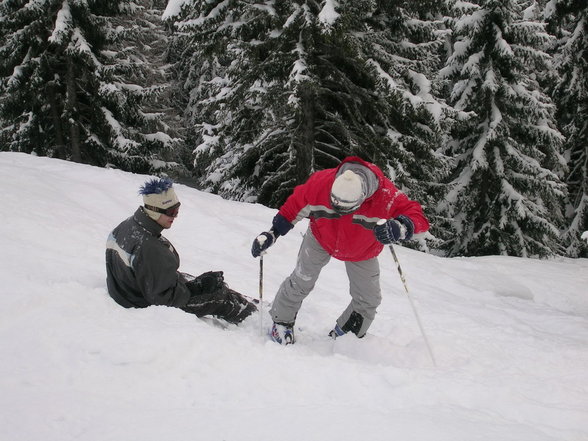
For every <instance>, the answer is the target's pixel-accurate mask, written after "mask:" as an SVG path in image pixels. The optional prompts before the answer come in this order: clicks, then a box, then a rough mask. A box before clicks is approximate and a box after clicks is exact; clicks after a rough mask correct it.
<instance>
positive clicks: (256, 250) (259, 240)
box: [251, 231, 276, 257]
mask: <svg viewBox="0 0 588 441" xmlns="http://www.w3.org/2000/svg"><path fill="white" fill-rule="evenodd" d="M275 241H276V236H275V235H274V233H273V232H272V231H264V232H263V233H261V234H260V235H259V236H257V237H256V238H255V240H254V241H253V245H251V254H252V255H253V257H259V256H261V255H262V254H264V253H265V252H266V250H267V249H268V248H269V247H271V246H272V245H273V244H274V242H275Z"/></svg>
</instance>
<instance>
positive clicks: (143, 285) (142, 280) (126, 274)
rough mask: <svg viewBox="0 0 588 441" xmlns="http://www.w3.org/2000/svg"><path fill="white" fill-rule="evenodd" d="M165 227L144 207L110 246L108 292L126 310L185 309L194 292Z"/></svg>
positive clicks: (112, 235) (118, 230)
mask: <svg viewBox="0 0 588 441" xmlns="http://www.w3.org/2000/svg"><path fill="white" fill-rule="evenodd" d="M162 230H163V228H162V227H161V226H160V225H159V224H158V223H157V222H155V221H154V220H153V219H151V218H150V217H149V216H148V215H147V214H145V212H144V211H143V208H142V207H139V208H138V209H137V211H136V212H135V214H134V215H133V216H131V217H130V218H128V219H127V220H125V221H123V222H121V224H120V225H119V226H118V227H116V228H115V229H114V230H113V231H112V233H110V236H109V237H108V241H107V243H106V284H107V286H108V293H109V294H110V296H111V297H112V298H113V299H114V300H115V301H116V302H117V303H118V304H120V305H121V306H124V307H125V308H132V307H137V308H144V307H147V306H149V305H167V306H176V307H182V306H185V305H186V303H188V300H189V298H190V291H189V289H188V288H187V286H186V280H185V279H184V277H183V276H182V275H181V274H180V273H179V272H178V268H179V266H180V257H179V255H178V253H177V252H176V250H175V248H174V247H173V245H172V244H171V243H170V242H169V241H168V240H167V239H166V238H165V237H163V236H162V235H161V231H162Z"/></svg>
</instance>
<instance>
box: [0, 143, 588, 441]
mask: <svg viewBox="0 0 588 441" xmlns="http://www.w3.org/2000/svg"><path fill="white" fill-rule="evenodd" d="M145 179H146V176H140V175H133V174H129V173H124V172H121V171H116V170H106V169H100V168H94V167H90V166H86V165H79V164H73V163H69V162H63V161H59V160H54V159H47V158H38V157H33V156H30V155H24V154H17V153H0V185H1V188H2V189H3V191H2V195H3V197H2V203H1V207H2V208H1V209H0V210H1V212H2V222H1V223H0V241H1V242H0V243H1V244H2V245H1V250H2V251H1V253H0V280H1V284H0V293H1V295H0V351H1V354H2V355H1V356H2V361H1V362H0V439H1V440H6V441H69V440H84V441H122V440H125V441H134V440H137V441H139V440H140V441H162V440H173V441H184V440H186V441H188V440H189V441H195V440H196V441H199V440H202V441H273V440H276V441H277V440H279V441H335V440H336V441H358V440H361V441H380V440H381V441H390V440H397V441H413V440H414V441H587V440H588V260H586V259H581V260H570V259H563V258H558V259H553V260H547V261H539V260H526V259H519V258H508V257H483V258H456V259H443V258H438V257H434V256H431V255H426V254H423V253H419V252H415V251H412V250H408V249H405V248H401V247H397V253H398V256H399V259H400V262H401V264H402V267H403V270H404V272H405V275H406V278H407V283H408V287H409V289H410V292H411V294H412V295H413V298H414V299H415V304H416V307H417V310H418V312H419V314H420V317H421V319H422V322H423V325H424V328H425V331H426V333H427V336H428V338H429V340H430V342H431V346H432V349H433V352H434V354H435V357H436V360H437V365H438V366H437V367H434V366H433V365H432V363H431V359H430V357H429V354H428V352H427V350H426V346H425V344H424V340H423V338H422V336H421V333H420V331H419V328H418V326H417V323H416V321H415V318H414V315H413V312H412V309H411V307H410V303H409V301H408V299H407V297H406V294H405V293H404V290H403V287H402V284H401V282H400V279H399V277H398V273H397V271H396V266H395V264H394V261H393V260H392V257H391V256H390V253H389V252H385V253H382V255H381V257H380V264H381V267H382V272H383V277H382V288H383V296H384V299H383V303H382V306H381V308H380V311H379V314H378V316H377V317H376V320H375V322H374V324H373V326H372V328H371V329H370V331H369V334H368V335H367V336H366V338H364V339H362V340H358V339H356V338H355V337H354V336H344V337H343V338H340V339H338V340H337V341H333V340H330V339H328V338H327V337H326V334H327V333H328V331H329V330H330V329H331V327H332V326H333V324H334V321H335V319H336V318H337V317H338V315H339V314H340V312H341V311H342V310H343V308H344V307H345V306H346V305H347V303H348V301H349V296H348V294H347V292H346V291H347V279H346V275H345V270H344V266H343V265H342V263H341V262H337V261H334V260H333V261H331V263H330V264H329V265H328V266H327V267H326V268H325V270H324V272H323V274H322V275H321V278H320V279H319V282H318V284H317V287H316V289H315V291H314V292H313V293H312V294H311V295H310V297H309V298H308V299H307V300H306V302H305V303H304V304H303V306H302V309H301V311H300V314H299V316H298V321H297V327H298V328H299V329H298V330H297V339H298V342H297V344H296V345H294V346H289V347H281V346H279V345H276V344H275V343H272V342H269V341H268V340H267V338H266V337H265V336H264V335H262V333H261V332H260V317H259V315H255V316H253V317H251V318H250V319H248V320H247V321H246V322H245V323H243V324H242V326H240V327H235V326H231V327H230V328H228V329H226V330H225V329H220V328H218V327H215V326H212V325H210V324H209V323H207V322H205V321H202V320H198V319H196V318H195V317H194V316H191V315H189V314H186V313H184V312H182V311H180V310H177V309H174V308H167V307H150V308H147V309H142V310H140V309H134V310H125V309H123V308H121V307H119V306H118V305H116V304H115V303H114V302H113V301H112V300H111V299H110V298H109V296H108V294H107V292H106V285H105V271H104V246H105V241H106V237H107V235H108V233H109V232H110V230H111V229H112V228H114V227H115V226H116V225H117V224H118V223H119V222H120V221H121V220H123V219H124V218H126V217H128V216H130V215H131V214H132V213H133V211H134V210H135V209H136V207H137V206H138V205H139V204H140V198H139V196H138V195H137V190H138V188H139V186H140V185H141V184H142V183H143V182H144V181H145ZM176 191H177V193H178V196H179V198H180V200H181V202H182V208H181V211H180V216H179V218H178V219H177V221H176V222H175V223H174V226H173V227H172V229H171V230H169V231H167V232H166V234H165V235H166V237H168V238H169V239H170V240H171V241H172V243H174V245H175V246H176V248H177V249H178V251H179V253H180V255H181V257H182V266H181V270H183V271H186V272H190V273H193V274H199V273H201V272H204V271H208V270H223V271H224V272H225V279H226V280H227V281H228V283H229V285H230V286H231V287H233V288H234V289H237V290H239V291H241V292H244V293H248V294H250V295H253V296H257V294H258V271H259V261H258V260H256V259H253V258H252V257H251V255H250V252H249V249H250V245H251V241H252V240H253V238H254V237H255V236H256V235H257V234H258V233H259V232H261V231H263V230H265V229H267V228H268V227H269V226H270V222H271V219H272V217H273V215H274V213H275V210H271V209H268V208H266V207H263V206H260V205H252V204H244V203H238V202H231V201H226V200H223V199H221V198H219V197H218V196H215V195H211V194H206V193H201V192H198V191H196V190H194V189H191V188H188V187H186V186H182V185H177V186H176ZM305 226H306V223H305V222H303V223H301V224H299V225H297V226H296V228H295V229H294V230H293V231H292V232H291V233H290V234H289V235H288V236H286V237H284V238H280V239H279V241H278V243H277V244H276V245H275V246H274V247H273V248H272V249H271V250H270V252H269V253H268V254H267V255H266V256H265V259H264V264H265V267H264V272H265V278H264V279H265V280H264V296H265V298H266V299H267V300H270V301H271V299H272V298H273V296H274V293H275V291H276V289H277V287H278V285H279V283H280V282H281V281H282V279H283V278H284V277H286V276H287V275H288V274H289V273H290V271H291V270H292V269H293V267H294V263H295V259H296V254H297V251H298V247H299V245H300V241H301V234H302V233H303V232H304V228H305ZM385 251H387V250H385ZM263 321H264V324H265V325H266V326H267V325H268V324H269V317H268V316H267V315H266V316H265V317H264V318H263Z"/></svg>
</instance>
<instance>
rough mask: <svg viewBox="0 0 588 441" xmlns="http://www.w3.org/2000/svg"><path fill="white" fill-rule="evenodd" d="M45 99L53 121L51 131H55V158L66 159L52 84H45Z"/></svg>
mask: <svg viewBox="0 0 588 441" xmlns="http://www.w3.org/2000/svg"><path fill="white" fill-rule="evenodd" d="M47 95H48V96H47V98H48V99H49V107H51V119H52V120H53V130H54V131H55V157H56V158H59V159H66V151H65V141H64V138H63V126H62V125H61V118H60V117H59V113H60V112H59V108H58V106H57V99H56V97H55V86H54V84H53V82H50V83H49V84H47Z"/></svg>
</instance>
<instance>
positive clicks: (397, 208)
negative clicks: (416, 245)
mask: <svg viewBox="0 0 588 441" xmlns="http://www.w3.org/2000/svg"><path fill="white" fill-rule="evenodd" d="M396 191H397V193H396V196H395V198H394V200H393V202H392V204H391V205H390V212H389V213H390V217H391V218H395V217H398V216H400V215H404V216H406V217H408V218H410V220H411V221H412V223H413V225H414V233H415V234H417V233H424V232H426V231H427V230H428V229H429V221H428V219H427V218H426V217H425V214H424V213H423V208H422V207H421V204H419V203H418V202H416V201H413V200H411V199H409V198H408V196H406V194H404V193H403V192H401V191H399V190H396Z"/></svg>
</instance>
